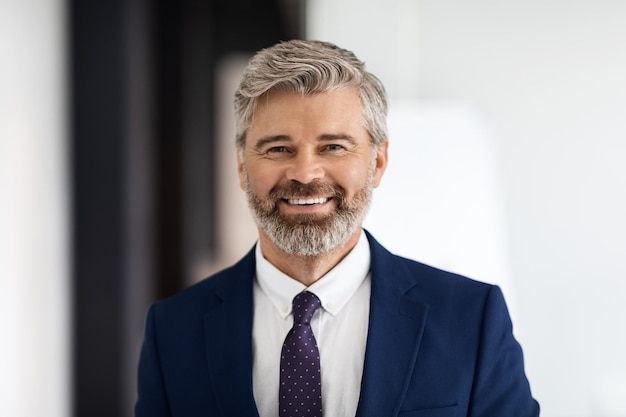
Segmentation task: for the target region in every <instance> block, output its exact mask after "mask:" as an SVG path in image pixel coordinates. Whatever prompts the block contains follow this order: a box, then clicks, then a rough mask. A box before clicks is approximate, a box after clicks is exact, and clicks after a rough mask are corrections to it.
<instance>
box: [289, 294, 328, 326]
mask: <svg viewBox="0 0 626 417" xmlns="http://www.w3.org/2000/svg"><path fill="white" fill-rule="evenodd" d="M320 304H321V301H320V299H319V298H317V296H316V295H315V294H313V293H312V292H308V291H304V292H301V293H300V294H298V295H296V296H295V297H294V298H293V322H294V323H302V324H309V323H310V322H311V318H312V317H313V313H315V310H317V308H318V307H319V306H320Z"/></svg>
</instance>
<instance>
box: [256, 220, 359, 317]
mask: <svg viewBox="0 0 626 417" xmlns="http://www.w3.org/2000/svg"><path fill="white" fill-rule="evenodd" d="M369 268H370V247H369V242H368V240H367V237H366V236H365V233H364V232H363V231H361V236H360V237H359V241H358V242H357V244H356V245H355V246H354V248H353V249H352V250H351V251H350V252H349V253H348V255H346V257H344V258H343V259H342V260H341V262H339V263H338V264H337V265H336V266H335V267H334V268H333V269H331V270H330V271H328V272H327V273H326V275H324V276H323V277H322V278H320V279H319V280H317V281H316V282H315V283H313V284H312V285H311V286H309V287H306V286H305V285H304V284H302V283H300V282H298V281H296V280H295V279H293V278H291V277H289V276H288V275H287V274H285V273H283V272H281V271H279V270H278V268H276V267H275V266H274V265H272V264H271V263H270V262H269V261H268V260H267V259H265V258H264V257H263V252H262V250H261V245H260V243H259V244H257V247H256V279H257V282H258V283H259V286H260V287H261V289H262V290H263V292H264V293H265V294H266V295H267V297H268V298H269V300H270V301H271V303H272V304H273V305H274V307H275V308H276V310H277V311H278V312H279V314H280V315H281V316H282V317H283V318H286V317H287V316H289V314H291V303H292V300H293V297H295V296H296V295H297V294H298V293H300V292H302V291H304V290H308V291H310V292H312V293H314V294H315V295H316V296H317V297H318V298H319V299H320V301H321V302H322V307H323V308H324V310H326V311H327V312H329V313H330V314H331V315H333V316H335V315H337V314H338V313H339V311H341V309H342V308H343V306H344V305H346V303H347V302H348V301H349V300H350V298H351V297H352V295H353V294H354V293H355V292H356V291H357V289H358V288H359V287H360V286H361V284H362V283H363V281H364V280H365V278H366V277H367V275H368V273H369Z"/></svg>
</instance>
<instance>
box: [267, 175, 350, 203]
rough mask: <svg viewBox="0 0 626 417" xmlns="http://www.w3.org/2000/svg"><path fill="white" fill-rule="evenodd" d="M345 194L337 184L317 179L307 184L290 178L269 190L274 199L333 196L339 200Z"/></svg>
mask: <svg viewBox="0 0 626 417" xmlns="http://www.w3.org/2000/svg"><path fill="white" fill-rule="evenodd" d="M345 195H346V192H345V190H344V189H343V188H342V187H340V186H339V185H336V184H327V183H323V182H321V181H319V180H313V181H311V182H310V183H308V184H303V183H301V182H298V181H293V180H292V181H289V182H286V183H283V184H278V185H276V186H275V187H274V188H272V189H271V190H270V192H269V197H270V198H271V199H272V200H274V201H278V200H283V199H287V198H293V197H333V198H338V199H339V200H340V201H341V199H342V198H343V197H344V196H345Z"/></svg>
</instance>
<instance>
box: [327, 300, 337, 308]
mask: <svg viewBox="0 0 626 417" xmlns="http://www.w3.org/2000/svg"><path fill="white" fill-rule="evenodd" d="M328 308H329V309H330V310H333V309H334V308H335V303H333V302H332V301H331V302H330V303H328Z"/></svg>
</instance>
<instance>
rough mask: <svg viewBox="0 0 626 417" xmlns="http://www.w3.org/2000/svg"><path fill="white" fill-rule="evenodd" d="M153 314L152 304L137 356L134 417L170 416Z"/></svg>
mask: <svg viewBox="0 0 626 417" xmlns="http://www.w3.org/2000/svg"><path fill="white" fill-rule="evenodd" d="M155 315H156V306H155V305H152V306H151V307H150V309H149V310H148V314H147V316H146V324H145V335H144V341H143V346H142V347H141V356H140V358H139V369H138V374H137V393H138V399H137V403H136V404H135V417H170V416H171V413H170V410H169V404H168V401H167V396H166V392H165V386H164V382H163V375H162V374H161V365H160V359H159V351H158V346H157V337H156V326H155Z"/></svg>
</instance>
